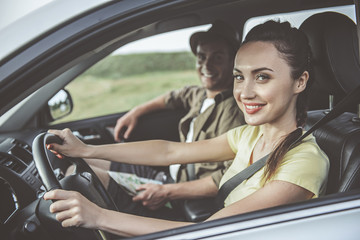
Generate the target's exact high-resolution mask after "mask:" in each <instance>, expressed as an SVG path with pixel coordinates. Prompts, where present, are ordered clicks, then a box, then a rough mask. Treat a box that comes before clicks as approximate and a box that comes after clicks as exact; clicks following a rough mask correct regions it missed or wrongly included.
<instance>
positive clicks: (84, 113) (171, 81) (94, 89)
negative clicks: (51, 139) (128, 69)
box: [56, 70, 199, 123]
mask: <svg viewBox="0 0 360 240" xmlns="http://www.w3.org/2000/svg"><path fill="white" fill-rule="evenodd" d="M198 84H199V80H198V77H197V76H196V73H195V71H194V70H181V71H158V72H151V73H145V74H139V75H132V76H128V77H123V78H121V79H109V78H101V77H95V76H91V75H83V76H80V77H79V78H77V79H76V80H75V81H73V82H72V83H70V84H69V85H68V86H67V87H66V89H67V90H68V91H69V92H70V94H71V96H72V98H73V102H74V109H73V112H72V113H71V114H70V115H69V116H67V117H65V118H63V119H61V120H59V121H56V123H59V122H68V121H73V120H79V119H85V118H90V117H96V116H102V115H107V114H112V113H119V112H124V111H128V110H129V109H131V108H133V107H134V106H136V105H139V104H141V103H143V102H145V101H148V100H150V99H152V98H154V97H156V96H159V95H161V94H164V93H166V92H168V91H171V90H174V89H178V88H181V87H183V86H186V85H198Z"/></svg>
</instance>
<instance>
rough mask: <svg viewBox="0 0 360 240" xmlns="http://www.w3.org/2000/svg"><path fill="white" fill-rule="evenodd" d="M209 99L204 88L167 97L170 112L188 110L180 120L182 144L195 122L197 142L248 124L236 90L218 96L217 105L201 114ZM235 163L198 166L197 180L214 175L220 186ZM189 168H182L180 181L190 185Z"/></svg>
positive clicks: (184, 166) (200, 164) (194, 88)
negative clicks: (206, 100)
mask: <svg viewBox="0 0 360 240" xmlns="http://www.w3.org/2000/svg"><path fill="white" fill-rule="evenodd" d="M205 99H206V89H205V88H203V87H200V86H190V87H185V88H182V89H180V90H175V91H172V92H170V93H169V94H168V95H166V97H165V104H166V107H167V108H169V109H181V110H185V111H186V112H187V114H186V115H185V116H184V117H183V118H182V119H181V120H180V123H179V133H180V140H181V141H182V142H185V140H186V135H187V133H188V132H189V128H190V123H191V121H192V119H193V118H195V117H196V120H195V122H194V135H193V141H198V140H204V139H209V138H213V137H216V136H219V135H221V134H223V133H226V132H227V131H228V130H230V129H232V128H235V127H238V126H240V125H243V124H245V120H244V115H243V113H242V112H241V110H240V109H239V107H238V106H237V104H236V102H235V99H234V97H233V95H232V90H227V91H224V92H222V93H219V94H218V95H216V96H215V104H213V105H212V106H210V107H209V108H208V109H206V110H205V111H204V112H203V113H202V114H200V109H201V106H202V104H203V101H204V100H205ZM231 162H232V160H229V161H225V162H217V163H196V164H195V178H203V177H206V176H209V175H211V176H212V178H213V180H214V183H215V184H216V185H217V186H219V183H220V179H221V177H222V176H223V174H224V172H225V170H226V169H227V168H228V167H229V166H230V165H231ZM189 180H190V179H189V176H188V173H187V170H186V165H182V166H181V167H180V170H179V173H178V176H177V181H178V182H184V181H189Z"/></svg>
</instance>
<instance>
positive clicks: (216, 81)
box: [196, 41, 234, 92]
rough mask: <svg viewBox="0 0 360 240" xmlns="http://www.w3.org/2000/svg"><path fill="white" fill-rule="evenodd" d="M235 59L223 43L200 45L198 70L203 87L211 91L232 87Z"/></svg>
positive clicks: (197, 60) (215, 42) (197, 56)
mask: <svg viewBox="0 0 360 240" xmlns="http://www.w3.org/2000/svg"><path fill="white" fill-rule="evenodd" d="M233 66H234V59H232V57H230V54H229V48H228V47H227V45H226V43H225V42H223V41H214V42H208V43H200V44H199V45H198V46H197V54H196V70H197V73H198V75H199V78H200V81H201V83H202V85H203V86H204V87H205V88H206V89H207V90H209V91H216V92H217V91H223V90H226V89H229V88H231V87H232V84H233V79H232V69H233Z"/></svg>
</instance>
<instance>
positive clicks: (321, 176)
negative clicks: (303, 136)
mask: <svg viewBox="0 0 360 240" xmlns="http://www.w3.org/2000/svg"><path fill="white" fill-rule="evenodd" d="M328 171H329V160H328V158H327V156H326V155H325V154H324V153H323V152H322V151H321V149H320V148H319V147H318V146H317V145H316V143H312V142H307V143H305V144H301V145H299V146H298V147H296V148H294V149H292V150H290V151H289V152H288V153H287V154H286V155H285V157H284V161H283V162H282V163H281V165H280V167H279V169H278V171H277V173H276V174H275V176H274V178H273V180H282V181H286V182H290V183H293V184H296V185H298V186H300V187H303V188H305V189H306V190H308V191H310V192H312V193H313V194H314V197H318V196H319V195H322V194H324V193H325V186H326V182H327V181H326V180H327V175H328Z"/></svg>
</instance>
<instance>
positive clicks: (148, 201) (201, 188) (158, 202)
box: [133, 176, 218, 210]
mask: <svg viewBox="0 0 360 240" xmlns="http://www.w3.org/2000/svg"><path fill="white" fill-rule="evenodd" d="M137 190H139V191H142V192H141V193H139V194H138V195H136V196H135V197H134V198H133V200H134V201H142V204H143V205H144V206H146V207H148V208H149V209H151V210H155V209H158V208H160V207H162V206H163V205H164V204H165V203H167V202H168V201H170V200H176V199H194V198H202V197H210V196H215V195H216V194H217V191H218V188H217V186H216V185H215V183H214V181H213V179H212V177H211V176H208V177H205V178H202V179H198V180H194V181H189V182H182V183H174V184H164V185H159V184H144V185H141V187H140V188H139V189H137Z"/></svg>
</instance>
